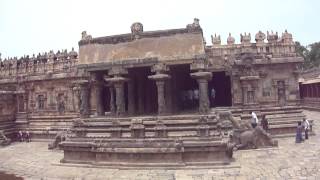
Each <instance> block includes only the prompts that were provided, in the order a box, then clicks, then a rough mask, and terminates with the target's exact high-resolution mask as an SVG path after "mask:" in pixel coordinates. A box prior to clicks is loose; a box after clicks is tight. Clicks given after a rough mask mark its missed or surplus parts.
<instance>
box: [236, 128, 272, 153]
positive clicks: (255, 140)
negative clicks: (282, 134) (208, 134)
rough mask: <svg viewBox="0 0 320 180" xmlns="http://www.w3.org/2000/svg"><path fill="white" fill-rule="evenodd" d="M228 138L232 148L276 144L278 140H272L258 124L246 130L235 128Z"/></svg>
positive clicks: (249, 147)
mask: <svg viewBox="0 0 320 180" xmlns="http://www.w3.org/2000/svg"><path fill="white" fill-rule="evenodd" d="M230 138H231V142H232V144H233V147H234V150H238V149H251V148H254V149H255V148H260V147H271V146H277V145H278V141H276V140H273V139H272V138H271V136H270V134H269V133H267V132H266V131H265V130H264V129H262V127H260V126H257V127H255V128H253V129H247V130H241V129H235V130H234V131H233V134H232V135H231V137H230Z"/></svg>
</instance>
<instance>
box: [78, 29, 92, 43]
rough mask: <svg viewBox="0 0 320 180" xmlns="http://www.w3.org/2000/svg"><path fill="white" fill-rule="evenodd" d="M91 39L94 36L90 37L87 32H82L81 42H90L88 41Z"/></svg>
mask: <svg viewBox="0 0 320 180" xmlns="http://www.w3.org/2000/svg"><path fill="white" fill-rule="evenodd" d="M91 39H92V36H91V35H88V34H87V31H82V33H81V40H85V41H88V40H91Z"/></svg>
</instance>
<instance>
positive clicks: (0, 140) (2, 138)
mask: <svg viewBox="0 0 320 180" xmlns="http://www.w3.org/2000/svg"><path fill="white" fill-rule="evenodd" d="M9 144H11V139H10V138H7V136H6V135H5V134H4V132H3V131H0V146H7V145H9Z"/></svg>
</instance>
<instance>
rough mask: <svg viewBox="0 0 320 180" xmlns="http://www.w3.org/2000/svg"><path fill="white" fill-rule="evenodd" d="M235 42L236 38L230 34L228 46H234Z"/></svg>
mask: <svg viewBox="0 0 320 180" xmlns="http://www.w3.org/2000/svg"><path fill="white" fill-rule="evenodd" d="M234 42H235V39H234V37H232V36H231V33H229V36H228V39H227V44H228V45H233V44H234Z"/></svg>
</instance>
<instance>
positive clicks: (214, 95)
mask: <svg viewBox="0 0 320 180" xmlns="http://www.w3.org/2000/svg"><path fill="white" fill-rule="evenodd" d="M212 75H213V76H212V80H211V81H209V84H208V88H209V91H208V92H209V98H210V107H219V106H220V107H221V106H222V107H223V106H232V99H231V80H230V76H227V75H226V73H225V72H224V71H223V72H213V73H212ZM212 89H214V90H212Z"/></svg>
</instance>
